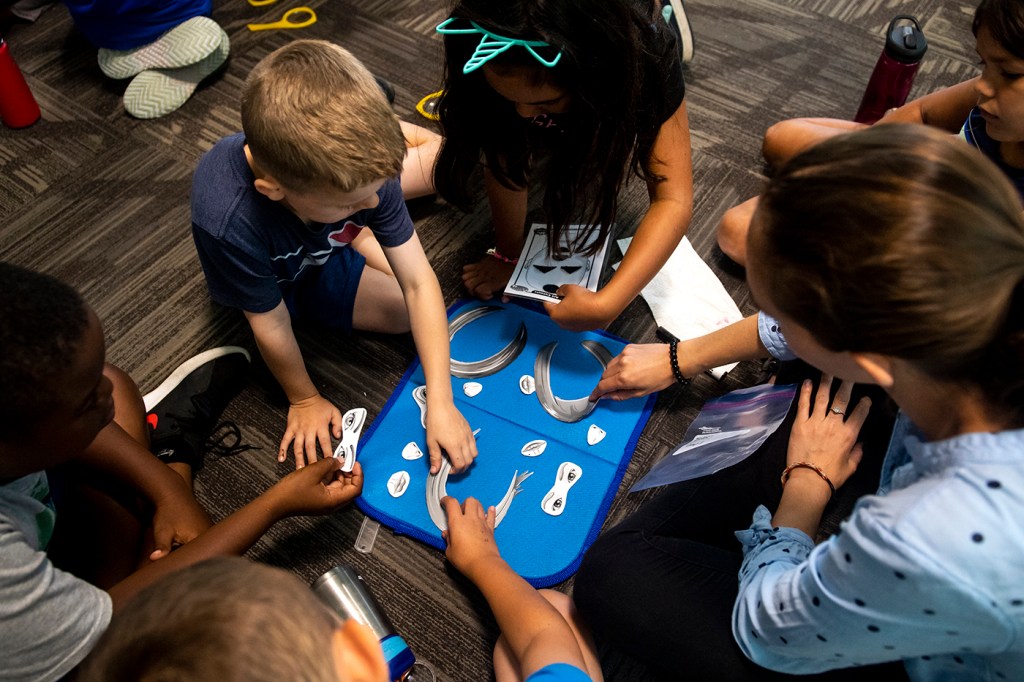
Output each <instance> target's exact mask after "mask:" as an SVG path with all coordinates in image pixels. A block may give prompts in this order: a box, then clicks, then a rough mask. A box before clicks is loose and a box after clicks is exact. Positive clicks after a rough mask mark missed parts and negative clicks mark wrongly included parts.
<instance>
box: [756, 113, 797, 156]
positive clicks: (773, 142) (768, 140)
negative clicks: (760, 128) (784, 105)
mask: <svg viewBox="0 0 1024 682" xmlns="http://www.w3.org/2000/svg"><path fill="white" fill-rule="evenodd" d="M798 125H799V124H798V123H797V122H796V121H790V120H787V121H779V122H778V123H773V124H772V125H771V126H769V128H768V130H766V131H765V132H764V139H763V140H762V142H761V155H762V156H763V157H764V160H765V161H767V162H768V164H769V165H772V166H774V165H777V164H778V163H780V162H781V161H783V160H784V159H786V158H787V157H788V156H789V153H790V152H789V151H788V150H789V147H790V143H791V141H792V137H793V133H794V130H795V128H796V127H797V126H798Z"/></svg>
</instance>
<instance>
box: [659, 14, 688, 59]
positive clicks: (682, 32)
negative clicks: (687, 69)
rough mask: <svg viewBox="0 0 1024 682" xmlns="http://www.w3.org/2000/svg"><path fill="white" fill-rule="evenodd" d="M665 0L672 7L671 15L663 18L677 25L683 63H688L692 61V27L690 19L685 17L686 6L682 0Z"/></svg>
mask: <svg viewBox="0 0 1024 682" xmlns="http://www.w3.org/2000/svg"><path fill="white" fill-rule="evenodd" d="M663 2H664V0H663ZM667 2H668V3H669V5H670V6H671V7H672V16H671V17H665V20H666V21H672V22H675V24H676V26H678V27H679V40H680V42H681V43H682V46H681V47H682V55H683V64H689V63H690V62H691V61H693V29H692V28H691V27H690V20H689V19H687V18H686V6H685V5H684V4H683V0H667Z"/></svg>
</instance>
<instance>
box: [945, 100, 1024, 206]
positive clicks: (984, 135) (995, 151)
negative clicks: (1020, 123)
mask: <svg viewBox="0 0 1024 682" xmlns="http://www.w3.org/2000/svg"><path fill="white" fill-rule="evenodd" d="M960 136H961V137H963V138H964V139H965V140H967V142H968V144H970V145H973V146H975V147H977V148H978V149H979V150H981V152H982V153H984V154H985V156H987V157H988V158H990V159H992V161H993V162H994V163H995V164H996V165H997V166H999V170H1001V171H1003V173H1005V174H1006V177H1008V178H1010V182H1012V183H1013V186H1014V187H1016V188H1017V193H1018V194H1019V195H1020V197H1021V200H1024V168H1014V167H1013V166H1011V165H1009V164H1007V163H1006V162H1005V161H1003V155H1002V153H1001V152H1000V151H999V143H998V142H996V141H995V140H993V139H992V138H991V137H989V136H988V131H987V130H986V129H985V119H984V118H982V116H981V111H980V110H979V109H978V107H974V108H973V109H971V113H969V114H968V115H967V120H966V121H964V125H963V128H961V129H960Z"/></svg>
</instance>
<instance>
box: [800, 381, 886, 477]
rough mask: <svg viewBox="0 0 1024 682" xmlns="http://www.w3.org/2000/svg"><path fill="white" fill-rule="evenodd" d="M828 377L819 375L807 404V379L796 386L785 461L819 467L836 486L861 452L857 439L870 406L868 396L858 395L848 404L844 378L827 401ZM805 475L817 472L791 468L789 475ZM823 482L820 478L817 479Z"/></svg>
mask: <svg viewBox="0 0 1024 682" xmlns="http://www.w3.org/2000/svg"><path fill="white" fill-rule="evenodd" d="M831 386H832V377H831V376H830V375H828V374H822V375H821V383H820V384H819V385H818V393H817V395H816V396H815V397H814V404H813V405H812V404H811V391H812V390H813V387H812V384H811V382H810V381H804V383H803V385H802V386H801V387H800V402H799V407H798V410H797V416H796V421H795V422H793V431H792V433H791V434H790V436H789V450H788V452H787V454H786V462H787V464H794V463H796V462H808V463H810V464H814V465H815V466H817V467H820V468H821V470H822V471H824V472H825V475H826V476H828V478H829V480H830V481H832V485H834V486H835V487H836V489H838V488H839V487H840V486H842V485H843V484H844V483H846V480H847V479H848V478H849V477H850V476H851V475H853V472H854V471H856V470H857V465H858V464H860V460H861V457H862V456H863V454H864V451H863V448H862V447H861V444H860V443H858V442H857V436H858V434H860V428H861V427H862V426H863V425H864V420H865V419H867V417H868V410H869V409H870V408H871V400H870V399H869V398H861V399H860V400H858V401H857V404H856V406H853V407H851V406H850V404H849V403H850V393H851V391H853V382H852V381H844V382H843V383H842V384H840V385H839V390H838V391H837V392H836V396H835V398H834V399H833V400H832V404H831V406H830V405H829V389H830V388H831ZM797 476H809V477H810V478H813V479H815V480H819V479H818V478H817V474H816V473H814V472H813V471H811V470H809V469H794V470H793V471H792V472H791V474H790V477H791V478H795V477H797ZM821 484H822V485H824V482H823V481H822V482H821Z"/></svg>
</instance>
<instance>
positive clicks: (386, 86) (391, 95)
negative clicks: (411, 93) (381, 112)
mask: <svg viewBox="0 0 1024 682" xmlns="http://www.w3.org/2000/svg"><path fill="white" fill-rule="evenodd" d="M373 80H375V81H377V87H379V88H380V89H381V92H383V93H384V98H385V99H387V101H388V104H390V105H392V106H394V104H395V86H393V85H392V84H391V83H389V82H388V81H386V80H384V79H383V78H381V77H380V76H374V77H373Z"/></svg>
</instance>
